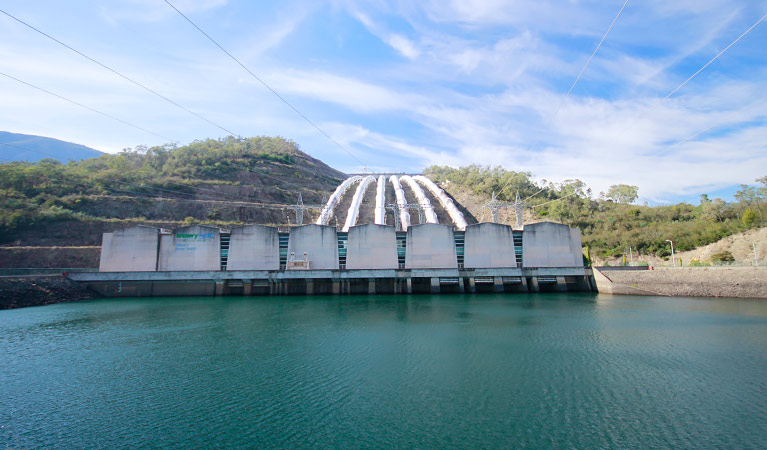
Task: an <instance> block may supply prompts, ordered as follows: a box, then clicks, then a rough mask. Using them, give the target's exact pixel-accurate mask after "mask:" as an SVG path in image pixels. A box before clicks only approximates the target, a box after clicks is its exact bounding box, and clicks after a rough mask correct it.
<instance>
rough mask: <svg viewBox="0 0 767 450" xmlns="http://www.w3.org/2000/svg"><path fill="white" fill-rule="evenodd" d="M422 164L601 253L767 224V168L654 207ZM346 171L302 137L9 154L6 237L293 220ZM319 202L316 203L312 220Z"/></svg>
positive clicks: (0, 174) (27, 240)
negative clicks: (80, 156)
mask: <svg viewBox="0 0 767 450" xmlns="http://www.w3.org/2000/svg"><path fill="white" fill-rule="evenodd" d="M424 173H425V174H426V175H427V176H429V177H431V178H432V179H433V180H434V181H436V182H437V183H440V184H442V186H444V188H445V189H446V190H447V191H448V193H450V194H451V195H452V196H453V197H455V198H456V199H457V200H458V201H459V203H461V204H462V205H463V206H465V207H466V208H467V209H468V210H469V211H470V212H471V213H472V214H473V215H474V216H475V217H477V218H478V219H480V220H482V219H483V218H484V220H490V214H489V211H488V210H487V209H486V208H484V205H485V204H486V203H487V202H488V201H490V199H491V196H492V194H493V192H495V193H496V194H497V197H498V200H500V201H502V202H513V201H514V200H515V196H516V193H517V192H518V193H519V195H520V197H521V198H522V199H523V200H526V202H527V203H528V204H529V205H530V206H531V208H529V209H527V211H528V212H527V218H526V220H527V221H540V220H553V221H557V222H563V223H566V224H568V225H570V226H573V227H577V228H579V229H580V230H581V231H582V232H583V243H584V245H586V246H588V247H589V248H590V251H591V254H592V256H597V257H611V256H618V255H622V254H623V253H624V252H626V250H627V249H628V248H629V247H631V248H632V249H633V251H634V252H635V253H636V252H642V253H644V254H653V255H657V256H666V255H667V254H668V253H669V247H668V244H667V242H666V239H673V240H674V245H675V247H676V248H677V249H678V250H680V251H684V250H691V249H693V248H695V247H699V246H702V245H706V244H709V243H712V242H715V241H717V240H719V239H721V238H722V237H725V236H729V235H732V234H734V233H737V232H740V231H744V230H747V229H750V228H756V227H759V226H764V225H766V224H767V177H763V178H760V179H759V180H756V181H757V182H758V183H759V185H758V186H746V185H744V186H743V187H742V189H741V190H740V191H739V192H738V193H737V195H736V199H737V201H735V202H725V201H723V200H721V199H717V198H715V199H709V198H708V197H706V196H705V195H702V196H701V202H700V204H698V205H691V204H687V203H679V204H676V205H668V206H656V207H648V206H642V205H635V204H634V201H635V200H636V198H637V194H638V192H637V188H636V187H634V186H628V185H621V184H617V185H615V186H613V187H612V188H611V189H610V190H609V191H608V192H607V193H604V194H602V193H600V194H599V195H594V193H592V192H591V191H590V190H589V189H588V187H587V186H586V185H585V184H584V183H583V182H581V181H580V180H565V181H563V182H561V183H546V184H541V183H538V182H536V181H534V180H533V179H532V175H531V174H530V173H526V172H513V171H507V170H504V169H502V168H499V167H481V166H468V167H461V168H458V169H455V168H450V167H439V166H432V167H429V168H427V169H426V170H425V171H424ZM344 177H345V175H344V174H343V173H341V172H339V171H337V170H334V169H332V168H330V167H328V166H327V165H326V164H324V163H323V162H321V161H319V160H317V159H314V158H312V157H311V156H309V155H307V154H306V153H304V152H302V151H301V150H300V149H299V147H298V145H297V144H296V143H294V142H292V141H289V140H285V139H282V138H273V137H256V138H248V139H239V138H232V137H230V138H226V139H219V140H213V139H208V140H204V141H196V142H193V143H191V144H189V145H186V146H183V147H178V148H176V147H174V146H162V147H151V148H147V147H143V146H139V147H137V148H134V149H126V150H124V151H122V152H120V153H118V154H103V155H101V156H99V157H97V158H91V159H86V160H83V161H70V162H68V163H66V164H63V163H61V162H59V161H56V160H54V159H43V160H41V161H38V162H35V163H30V162H11V163H4V164H0V245H5V246H8V245H11V246H37V247H41V246H51V247H53V246H98V245H100V243H101V233H102V232H104V231H111V230H114V229H118V228H122V227H125V226H128V225H133V224H147V225H155V226H162V227H166V228H173V227H177V226H180V225H182V224H190V223H198V222H205V223H212V224H219V225H222V226H231V225H235V224H243V223H260V224H272V225H285V224H288V223H290V222H292V221H294V220H295V219H294V217H295V214H294V212H293V211H291V210H290V205H293V204H295V203H296V201H297V200H298V195H299V194H301V196H302V197H303V201H304V202H305V203H306V204H315V205H316V204H319V203H321V202H322V200H323V197H325V196H327V195H329V194H330V193H331V192H332V191H333V190H334V189H335V187H336V186H337V185H338V184H339V183H340V182H341V181H342V180H343V178H344ZM510 212H511V210H509V209H506V210H504V211H503V212H502V214H501V219H502V221H504V222H506V223H512V221H513V219H512V217H513V214H510ZM316 214H317V212H316V211H312V210H310V211H307V213H306V216H305V219H304V221H305V223H308V222H309V221H312V220H313V219H314V218H316ZM96 256H97V255H96ZM52 264H53V263H52ZM89 264H92V262H89ZM58 267H65V266H58ZM91 267H92V266H91Z"/></svg>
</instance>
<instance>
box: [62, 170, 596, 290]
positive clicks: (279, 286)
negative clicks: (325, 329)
mask: <svg viewBox="0 0 767 450" xmlns="http://www.w3.org/2000/svg"><path fill="white" fill-rule="evenodd" d="M355 184H356V186H357V187H356V189H355V191H354V194H353V196H352V197H351V201H349V198H348V195H347V192H348V191H349V190H350V189H351V188H352V187H353V186H354V185H355ZM374 185H375V187H374ZM387 185H390V186H391V190H390V191H389V197H390V198H394V199H396V202H392V203H389V204H387V203H386V197H387V192H386V191H387V189H386V187H387ZM424 188H425V189H424ZM406 189H408V190H409V191H410V192H407V191H406ZM367 191H371V192H370V193H371V194H374V195H373V196H372V198H370V197H371V195H368V194H367ZM392 192H393V194H394V195H392ZM366 199H369V201H368V202H365V200H366ZM346 203H348V205H349V206H348V209H347V211H346V215H345V216H344V215H343V213H344V211H343V209H344V208H342V207H340V206H345V204H346ZM363 203H365V204H366V203H370V204H371V205H370V206H372V208H370V209H372V211H373V214H372V215H368V217H367V220H368V221H369V223H360V221H361V220H360V219H361V217H362V218H363V219H365V217H364V216H365V214H362V213H361V212H362V211H363V210H364V208H363ZM337 210H339V211H337ZM411 210H416V211H417V212H418V217H417V218H416V217H411V216H410V212H409V211H411ZM370 219H372V220H370ZM440 219H442V221H443V222H446V223H440ZM331 221H334V222H335V225H331V224H330V223H331ZM363 221H364V220H363ZM387 222H388V223H387ZM68 277H69V278H70V279H72V280H74V281H77V282H80V283H85V284H86V285H87V286H88V287H89V288H91V289H93V290H95V291H97V292H99V293H100V294H102V295H104V296H109V297H122V296H125V297H143V296H181V295H307V294H308V295H319V294H335V295H340V294H411V293H448V292H460V293H463V292H466V293H473V292H541V291H585V292H590V291H596V285H595V283H594V280H593V276H592V272H591V269H590V268H588V267H585V266H584V263H583V256H582V248H581V234H580V231H579V230H577V229H571V228H570V227H568V226H567V225H563V224H557V223H551V222H539V223H533V224H525V225H524V226H522V227H521V228H518V229H515V228H512V227H511V226H509V225H504V224H499V223H493V222H483V223H472V224H469V223H468V222H467V220H466V218H465V217H464V214H463V213H462V212H461V211H460V209H459V207H458V205H456V204H455V203H454V202H453V200H452V199H451V198H450V197H449V196H448V195H447V194H446V193H445V192H444V190H442V188H440V187H439V186H437V185H436V184H435V183H434V182H432V181H431V180H430V179H428V178H426V177H423V176H420V175H415V176H409V175H400V176H398V175H390V176H387V175H365V176H359V175H355V176H351V177H349V178H347V179H346V180H344V181H343V182H342V183H341V184H340V185H339V186H338V188H336V190H335V191H334V192H333V194H332V195H331V196H330V198H329V199H328V200H327V202H326V203H325V204H324V205H323V206H322V209H321V211H320V212H319V215H318V217H317V219H316V221H315V223H312V224H307V225H303V224H300V225H298V224H296V225H294V226H290V227H288V228H278V227H273V226H265V225H258V224H250V225H243V226H237V227H232V228H231V229H224V228H220V227H215V226H208V225H191V226H185V227H181V228H177V229H174V230H166V229H161V228H155V227H148V226H135V227H130V228H125V229H121V230H115V231H114V232H111V233H104V235H103V238H102V247H101V259H100V264H99V271H98V272H83V273H71V274H68Z"/></svg>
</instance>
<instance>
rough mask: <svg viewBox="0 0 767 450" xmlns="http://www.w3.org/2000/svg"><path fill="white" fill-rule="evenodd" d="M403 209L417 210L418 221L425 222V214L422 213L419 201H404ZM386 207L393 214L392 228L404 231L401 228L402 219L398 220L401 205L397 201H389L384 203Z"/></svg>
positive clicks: (422, 209)
mask: <svg viewBox="0 0 767 450" xmlns="http://www.w3.org/2000/svg"><path fill="white" fill-rule="evenodd" d="M402 206H404V209H406V210H412V209H415V210H417V211H418V223H426V214H425V213H424V207H423V205H421V204H419V203H405V204H404V205H402ZM386 209H388V210H390V211H391V212H392V213H393V214H394V229H395V230H397V231H404V230H403V229H402V221H401V220H400V211H401V210H402V209H403V208H402V207H401V205H399V204H397V203H389V204H388V205H386Z"/></svg>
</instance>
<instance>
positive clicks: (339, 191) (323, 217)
mask: <svg viewBox="0 0 767 450" xmlns="http://www.w3.org/2000/svg"><path fill="white" fill-rule="evenodd" d="M361 179H362V177H361V176H359V175H356V176H353V177H349V178H347V179H345V180H344V181H343V183H341V184H339V185H338V187H337V188H336V190H335V191H333V195H331V196H330V198H329V199H328V202H327V203H326V204H325V207H324V208H322V212H320V216H319V217H318V218H317V221H316V222H315V223H316V224H317V225H327V224H328V222H330V216H332V215H333V210H334V209H336V205H338V201H339V200H341V197H343V195H344V193H345V192H346V190H347V189H349V186H351V185H352V183H356V182H357V181H360V180H361Z"/></svg>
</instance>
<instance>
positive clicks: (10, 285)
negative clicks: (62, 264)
mask: <svg viewBox="0 0 767 450" xmlns="http://www.w3.org/2000/svg"><path fill="white" fill-rule="evenodd" d="M99 297H100V296H99V295H98V294H96V293H95V292H93V291H91V290H89V289H87V288H86V287H85V286H83V285H80V284H77V283H75V282H74V281H71V280H68V279H66V278H64V277H62V276H61V275H33V276H19V277H0V309H12V308H23V307H25V306H42V305H50V304H53V303H64V302H77V301H81V300H90V299H95V298H99Z"/></svg>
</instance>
